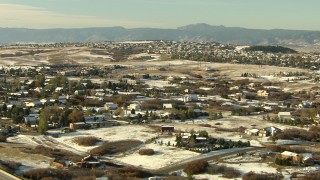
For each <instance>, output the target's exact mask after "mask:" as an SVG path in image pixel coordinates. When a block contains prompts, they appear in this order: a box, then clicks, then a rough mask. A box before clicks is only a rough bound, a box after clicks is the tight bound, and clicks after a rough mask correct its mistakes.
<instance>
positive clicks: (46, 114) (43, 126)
mask: <svg viewBox="0 0 320 180" xmlns="http://www.w3.org/2000/svg"><path fill="white" fill-rule="evenodd" d="M49 118H50V110H49V108H47V107H45V108H43V109H42V110H41V112H40V120H39V127H38V133H40V134H45V132H46V131H47V129H48V120H49Z"/></svg>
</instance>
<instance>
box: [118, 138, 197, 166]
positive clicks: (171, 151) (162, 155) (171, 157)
mask: <svg viewBox="0 0 320 180" xmlns="http://www.w3.org/2000/svg"><path fill="white" fill-rule="evenodd" d="M142 148H143V149H144V148H147V149H153V150H154V151H155V154H154V155H152V156H145V155H140V154H139V153H138V152H139V151H136V152H134V153H133V154H130V155H127V156H124V157H120V158H117V159H116V160H117V161H119V162H122V163H126V164H130V165H134V166H140V167H143V168H146V169H153V170H155V169H159V168H162V167H165V166H168V165H171V164H175V163H178V162H181V161H182V160H185V159H186V158H192V157H195V156H197V155H199V154H198V153H195V152H192V151H187V150H182V149H179V148H176V147H173V146H167V145H165V144H163V145H159V144H154V143H151V144H146V145H145V146H144V147H142Z"/></svg>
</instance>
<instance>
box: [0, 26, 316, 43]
mask: <svg viewBox="0 0 320 180" xmlns="http://www.w3.org/2000/svg"><path fill="white" fill-rule="evenodd" d="M127 40H174V41H215V42H220V43H233V44H245V45H283V46H292V45H295V46H316V45H320V31H302V30H281V29H273V30H260V29H246V28H239V27H224V26H211V25H208V24H193V25H187V26H183V27H179V28H177V29H157V28H133V29H127V28H123V27H101V28H79V29H24V28H0V43H1V44H8V43H19V42H20V43H22V42H36V43H48V42H88V41H91V42H93V41H127Z"/></svg>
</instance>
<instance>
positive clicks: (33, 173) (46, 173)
mask: <svg viewBox="0 0 320 180" xmlns="http://www.w3.org/2000/svg"><path fill="white" fill-rule="evenodd" d="M23 177H24V178H27V179H32V180H39V179H42V178H49V177H52V178H57V179H65V180H68V179H71V178H72V177H71V175H70V174H69V173H68V172H67V171H64V170H61V169H32V170H30V171H27V172H25V173H24V174H23Z"/></svg>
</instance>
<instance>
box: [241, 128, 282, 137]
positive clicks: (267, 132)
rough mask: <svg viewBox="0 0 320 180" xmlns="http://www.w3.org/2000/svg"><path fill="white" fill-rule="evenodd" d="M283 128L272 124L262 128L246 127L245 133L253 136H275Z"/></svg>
mask: <svg viewBox="0 0 320 180" xmlns="http://www.w3.org/2000/svg"><path fill="white" fill-rule="evenodd" d="M280 132H281V129H279V128H277V127H274V126H270V127H265V128H262V129H257V128H253V129H246V130H245V134H247V135H251V136H260V137H269V136H275V135H276V134H278V133H280Z"/></svg>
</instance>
